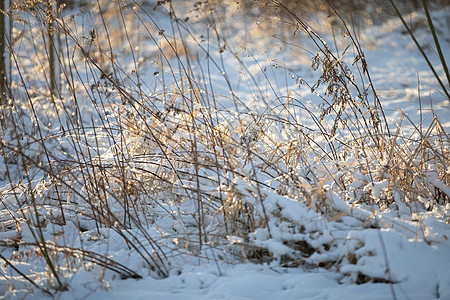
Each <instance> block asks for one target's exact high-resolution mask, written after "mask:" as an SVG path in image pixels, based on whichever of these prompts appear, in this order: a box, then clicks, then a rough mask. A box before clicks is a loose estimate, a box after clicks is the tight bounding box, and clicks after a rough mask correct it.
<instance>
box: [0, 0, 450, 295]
mask: <svg viewBox="0 0 450 300" xmlns="http://www.w3.org/2000/svg"><path fill="white" fill-rule="evenodd" d="M270 3H271V5H272V8H276V9H277V10H278V11H282V13H283V15H284V16H286V15H289V16H290V17H291V18H292V19H291V20H290V21H289V23H287V24H286V26H292V27H290V28H292V30H293V31H295V32H297V31H298V32H302V34H304V35H305V36H306V38H307V39H308V40H309V41H310V42H311V43H312V45H313V47H314V48H313V49H314V51H315V53H316V54H314V55H313V56H312V61H311V63H312V65H311V67H312V69H314V70H316V71H318V72H319V77H318V80H317V82H315V83H309V82H306V81H305V80H304V79H303V78H302V77H301V76H299V75H297V74H296V71H295V70H292V69H290V66H284V68H285V70H286V71H285V72H286V73H285V75H287V74H288V73H289V74H290V75H291V76H292V78H293V79H296V80H297V83H298V85H299V86H300V87H301V88H306V89H308V90H310V91H311V94H312V95H311V97H315V98H314V99H315V100H317V101H320V102H316V104H312V103H306V102H305V101H304V99H302V98H301V97H300V96H298V94H295V93H294V92H293V91H287V92H284V91H283V90H282V89H280V88H278V89H277V87H276V85H275V84H273V82H271V79H270V77H268V75H265V76H266V77H264V80H263V81H262V82H263V83H261V82H258V81H257V79H256V78H255V77H254V76H253V74H252V72H250V71H249V70H248V69H246V61H244V60H245V59H252V56H251V54H250V53H251V52H250V51H247V52H246V53H247V54H248V56H247V58H242V57H240V56H239V55H238V54H237V53H234V52H231V53H230V54H227V51H230V50H229V49H232V47H231V46H230V45H229V44H228V41H227V39H225V38H224V36H223V35H222V32H221V31H220V30H219V29H217V27H214V26H213V27H211V30H210V31H208V32H207V33H208V34H211V36H205V35H202V36H200V35H199V34H197V32H195V31H194V26H192V27H190V26H189V20H188V19H186V18H182V17H181V16H179V15H178V11H176V10H175V7H174V5H173V3H172V2H171V1H159V2H158V3H157V4H156V6H155V7H153V8H152V9H153V10H152V11H155V12H158V13H160V14H162V15H164V16H165V17H167V16H170V18H171V19H170V20H171V22H170V24H169V25H168V26H165V27H162V25H160V24H159V22H158V19H157V17H156V16H155V15H153V14H150V13H149V11H148V10H147V8H145V7H142V6H141V5H140V4H139V3H137V2H134V1H130V2H107V4H108V6H104V5H103V2H102V1H97V2H96V3H94V4H93V9H95V11H96V14H97V16H99V20H101V22H99V23H96V24H95V25H94V27H93V28H92V27H89V28H88V29H86V28H83V26H80V25H79V24H78V23H77V19H76V18H77V16H75V17H74V18H75V19H72V20H71V18H70V17H67V16H63V15H61V11H60V10H58V9H57V10H53V14H52V15H51V16H52V20H51V21H52V22H51V24H55V25H54V26H58V31H59V32H60V35H61V39H62V45H65V46H64V47H63V48H62V50H61V52H58V53H57V56H58V57H60V60H59V61H55V60H53V59H52V57H51V56H50V55H48V53H47V52H46V49H47V48H46V47H45V42H44V41H45V39H46V35H47V33H48V32H47V28H48V27H46V26H44V24H47V23H48V20H47V18H45V17H44V16H46V14H45V12H46V9H48V6H42V5H41V4H42V3H41V4H39V5H36V6H33V9H32V10H31V11H25V13H26V12H28V13H30V15H29V17H30V18H29V19H28V20H27V19H21V20H22V21H23V23H22V24H24V25H23V27H21V28H20V30H19V31H18V32H16V34H17V36H16V38H17V39H19V40H21V41H23V42H25V41H27V42H29V43H30V45H32V46H33V47H32V49H34V51H35V52H34V54H35V56H34V57H31V58H30V60H25V59H19V58H23V56H22V55H23V53H22V52H21V51H22V50H20V49H16V48H15V47H11V52H12V56H13V60H14V61H15V66H16V68H15V73H14V80H16V81H17V82H18V83H20V84H16V89H15V90H14V93H12V96H11V97H13V100H14V101H12V102H13V103H14V104H15V106H14V107H13V111H14V112H15V114H16V115H15V118H17V120H20V122H22V124H23V126H13V125H10V127H9V128H8V129H7V131H4V134H3V141H2V156H3V159H4V166H5V179H6V181H7V182H8V184H7V186H6V187H4V188H3V189H2V199H4V200H2V205H3V210H2V214H1V218H2V221H4V222H5V224H7V225H6V226H5V227H4V228H2V231H4V232H7V233H8V234H10V236H9V238H8V239H7V240H5V242H4V243H3V244H1V245H0V246H1V247H2V249H3V250H4V251H5V252H4V253H9V254H11V255H10V256H9V257H8V255H5V254H2V256H1V258H2V259H3V261H4V263H5V265H7V267H8V268H11V270H12V271H11V272H17V271H18V270H20V269H19V268H17V267H16V265H18V264H20V263H22V262H21V261H19V260H20V259H23V257H24V256H23V255H22V254H23V253H28V252H25V251H38V252H36V253H39V258H40V259H41V261H40V263H41V264H40V266H41V267H42V274H40V275H36V274H24V273H22V274H21V273H18V274H19V275H20V276H22V277H23V278H24V279H25V280H26V281H28V282H31V284H33V285H34V286H39V287H40V288H42V290H44V291H46V292H52V293H53V292H58V291H62V290H64V289H67V288H68V287H69V286H70V279H71V277H72V276H74V274H75V273H76V272H78V271H79V270H81V269H85V270H90V271H92V272H93V273H95V272H97V274H99V278H101V279H100V281H102V280H104V279H105V278H107V279H111V278H113V277H114V276H115V275H113V273H116V274H118V275H119V276H121V277H122V278H139V277H140V276H143V275H144V274H143V272H142V267H141V266H145V269H146V270H149V272H150V274H151V275H153V276H156V277H166V276H169V274H170V272H171V270H173V269H175V268H177V267H178V266H179V264H180V261H183V260H187V261H191V260H192V258H196V259H198V260H200V261H202V260H214V261H219V260H220V261H224V262H229V263H236V262H241V261H252V262H266V261H274V260H277V261H278V262H279V263H280V264H281V265H283V266H286V267H298V266H302V265H307V266H314V267H317V266H320V267H327V268H331V267H336V268H338V267H339V265H340V264H342V263H343V262H348V261H354V260H356V259H357V258H356V257H353V256H352V255H354V252H355V251H356V249H357V247H358V245H357V244H355V245H353V244H352V245H351V246H348V245H346V244H345V242H343V239H341V238H339V237H337V236H333V235H332V234H331V233H330V231H331V230H330V231H327V230H326V229H325V227H323V231H319V230H318V229H317V228H322V227H320V226H321V225H320V224H322V223H323V222H328V221H329V222H330V224H334V223H333V222H339V221H340V220H341V219H342V218H344V217H354V218H355V219H357V220H358V221H359V222H360V226H361V227H367V226H373V227H378V228H379V227H381V226H384V225H385V224H386V222H385V217H384V216H382V215H381V214H378V213H377V211H383V210H384V209H387V208H394V209H396V210H397V212H398V214H404V213H408V212H409V213H411V212H417V211H421V210H423V209H434V208H438V207H440V206H442V205H446V204H448V202H449V196H450V195H449V193H448V187H447V186H448V184H449V180H450V178H449V174H448V169H449V162H450V155H449V145H448V141H449V139H448V135H447V134H446V133H445V130H444V128H443V126H442V125H441V123H440V121H439V119H438V117H437V116H436V115H435V114H433V112H431V113H430V114H429V118H430V119H432V121H431V122H430V124H431V125H430V126H429V127H428V128H426V130H424V129H423V127H422V124H421V125H420V126H419V127H418V126H415V125H414V123H413V122H410V121H409V120H408V117H407V116H406V115H402V118H401V120H399V122H398V125H397V127H396V128H392V127H390V126H389V124H388V123H387V121H386V118H385V116H384V111H383V108H382V104H381V101H380V100H379V98H378V96H377V93H376V90H375V88H374V85H373V83H372V81H371V78H370V73H369V66H367V62H366V61H365V57H364V52H363V50H362V47H361V46H360V44H359V42H358V39H357V37H356V36H355V34H354V31H352V29H351V28H349V26H348V25H347V23H346V22H345V21H344V19H342V18H341V20H342V21H343V25H342V26H343V28H344V30H345V32H346V35H347V36H348V40H349V41H350V46H351V47H353V48H354V51H355V53H356V54H355V56H354V57H353V63H354V64H353V66H352V65H350V66H349V65H348V64H346V63H345V56H346V55H347V52H346V51H341V52H340V54H338V53H336V51H333V50H331V49H330V48H329V47H328V46H327V43H326V42H325V41H324V40H323V38H322V37H321V36H320V35H319V34H318V33H317V32H316V31H314V30H313V28H311V26H309V25H308V24H307V23H306V22H305V21H304V20H303V19H302V18H300V17H299V16H298V15H297V14H296V12H295V11H294V10H293V8H291V7H290V6H288V5H286V4H284V3H283V2H280V1H276V0H272V1H270ZM104 7H108V10H104ZM328 9H329V10H330V11H333V12H335V13H336V18H337V19H339V18H340V15H339V14H338V11H337V10H335V9H334V6H331V5H330V6H328ZM198 11H199V13H202V14H204V17H205V19H206V20H210V22H211V24H213V23H214V22H218V19H217V15H215V12H214V10H209V9H205V10H198ZM47 15H48V14H47ZM19 16H20V17H21V15H16V17H17V18H19ZM82 16H83V17H87V16H86V15H82ZM78 17H80V16H78ZM21 18H22V17H21ZM34 22H35V23H34ZM34 24H37V25H38V27H37V28H38V30H36V27H35V25H34ZM56 24H57V25H56ZM82 25H83V23H82ZM118 25H120V26H118ZM288 28H289V27H288ZM132 29H136V30H132ZM213 35H215V36H214V37H213ZM144 46H145V47H148V48H150V51H149V52H144V51H143V50H141V48H144ZM124 49H126V50H124ZM124 53H126V54H127V55H123V54H124ZM121 55H122V56H121ZM227 55H228V56H227ZM231 56H234V57H235V59H236V61H237V64H239V66H240V67H241V68H242V70H243V71H242V73H244V75H245V76H244V77H245V79H247V85H248V89H249V90H250V91H251V93H253V95H252V96H254V97H258V98H259V99H261V101H262V102H263V103H264V105H261V104H260V103H259V104H258V105H254V106H251V105H250V104H249V103H248V101H247V99H244V97H242V96H239V91H238V90H236V85H235V82H234V79H233V78H232V75H231V74H229V73H228V68H227V65H226V64H225V63H224V60H225V59H230V57H231ZM51 62H53V63H58V64H59V69H60V70H61V80H62V82H63V83H64V84H62V85H61V88H60V92H58V93H52V92H51V91H54V88H53V85H52V82H53V80H50V81H49V80H42V81H40V80H36V78H32V77H31V76H30V75H29V73H28V72H27V70H32V71H38V72H39V73H38V74H41V75H42V77H45V74H47V73H45V70H46V69H48V68H51V67H50V65H51ZM149 62H150V63H149ZM200 62H203V63H200ZM254 62H256V63H258V62H259V61H258V60H257V59H255V58H254ZM270 68H273V69H272V70H270ZM263 70H264V72H266V67H262V66H260V70H259V71H263ZM274 70H275V67H273V66H269V71H274ZM355 71H356V73H355ZM264 72H263V73H264ZM264 74H267V73H264ZM355 74H356V75H355ZM264 85H265V86H268V88H267V89H264ZM224 92H226V93H227V94H225V93H224ZM56 96H57V97H56ZM21 99H26V103H23V102H21ZM21 106H23V107H25V108H23V109H21ZM261 107H262V108H261ZM49 110H52V111H53V112H50V111H49ZM20 122H18V123H16V124H20ZM408 122H409V123H410V125H411V126H415V127H413V130H412V132H409V133H406V132H403V128H404V126H405V125H404V123H408ZM424 124H425V123H424ZM29 127H31V128H29ZM6 133H8V135H9V136H7V135H6ZM16 137H17V138H16ZM17 170H19V171H17ZM21 172H23V174H21ZM17 175H19V177H16V176H17ZM20 175H22V176H20ZM374 210H375V211H374ZM294 212H296V213H294ZM391 221H392V220H391ZM392 222H395V220H393V221H392ZM330 227H331V225H330ZM111 237H114V240H115V241H116V243H117V245H118V247H122V248H123V249H127V251H128V253H130V256H132V257H134V258H136V257H137V262H133V266H132V267H129V266H128V265H127V263H126V262H122V261H121V260H122V259H123V258H120V257H110V256H109V255H108V254H106V255H105V254H104V253H108V248H107V245H105V244H106V243H105V241H106V240H108V239H110V238H111ZM111 240H112V238H111ZM349 243H350V242H349ZM274 245H276V247H275V246H274ZM90 246H96V247H98V248H97V249H99V250H98V251H91V250H89V247H90ZM347 246H348V247H347ZM337 248H339V249H344V248H345V249H350V250H348V251H347V250H346V251H343V252H341V253H340V254H339V255H338V256H335V255H334V254H333V253H334V252H333V251H335V250H336V249H337ZM352 251H353V252H352ZM21 255H22V256H21ZM24 255H25V254H24ZM112 255H114V253H113V254H112ZM25 256H26V255H25ZM180 257H181V259H180ZM218 268H219V273H220V267H219V264H218ZM364 276H366V275H364V274H361V276H360V277H359V280H360V281H367V280H371V279H370V278H367V277H364ZM361 278H362V279H361ZM377 280H384V282H392V280H391V279H390V278H378V279H377ZM356 281H358V278H357V279H356Z"/></svg>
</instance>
